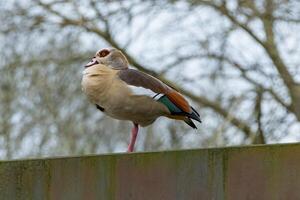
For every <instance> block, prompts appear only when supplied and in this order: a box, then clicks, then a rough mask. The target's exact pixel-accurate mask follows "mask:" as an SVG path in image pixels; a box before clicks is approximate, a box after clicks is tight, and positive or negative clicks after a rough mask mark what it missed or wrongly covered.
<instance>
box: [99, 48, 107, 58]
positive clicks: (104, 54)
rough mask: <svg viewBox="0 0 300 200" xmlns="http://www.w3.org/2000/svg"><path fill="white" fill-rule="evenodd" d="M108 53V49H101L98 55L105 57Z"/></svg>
mask: <svg viewBox="0 0 300 200" xmlns="http://www.w3.org/2000/svg"><path fill="white" fill-rule="evenodd" d="M108 54H109V51H108V50H107V49H103V50H101V51H100V52H99V57H105V56H107V55H108Z"/></svg>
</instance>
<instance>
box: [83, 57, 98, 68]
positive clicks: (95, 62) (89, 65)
mask: <svg viewBox="0 0 300 200" xmlns="http://www.w3.org/2000/svg"><path fill="white" fill-rule="evenodd" d="M97 64H99V62H98V61H97V59H96V58H95V57H94V58H93V59H92V60H91V61H90V62H89V63H88V64H86V65H85V66H84V67H85V68H87V67H91V66H93V65H97Z"/></svg>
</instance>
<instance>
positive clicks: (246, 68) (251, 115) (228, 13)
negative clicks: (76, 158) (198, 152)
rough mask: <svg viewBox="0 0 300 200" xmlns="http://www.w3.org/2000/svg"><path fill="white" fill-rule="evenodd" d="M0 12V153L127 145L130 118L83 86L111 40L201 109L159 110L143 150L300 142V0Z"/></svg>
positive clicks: (142, 137) (127, 3)
mask: <svg viewBox="0 0 300 200" xmlns="http://www.w3.org/2000/svg"><path fill="white" fill-rule="evenodd" d="M0 21H1V25H0V49H1V50H0V56H1V59H0V74H1V78H0V89H1V92H0V114H1V118H0V158H1V159H12V158H25V157H44V156H65V155H83V154H94V153H106V152H122V151H126V147H127V144H128V142H129V136H130V129H131V123H130V122H126V121H118V120H114V119H111V118H109V117H106V116H105V115H103V114H102V113H101V112H99V111H98V110H96V108H95V106H94V105H92V104H91V103H89V102H88V100H87V98H86V97H85V95H84V94H83V92H82V91H81V85H80V83H81V76H82V71H83V69H84V67H83V66H84V64H86V63H87V62H89V61H90V59H91V58H92V57H93V55H94V54H95V52H96V51H97V50H99V49H101V48H104V47H109V46H113V47H116V48H118V49H121V50H122V51H123V52H124V53H125V54H126V55H127V57H128V59H129V61H130V63H131V67H133V68H137V69H139V70H142V71H145V72H147V73H150V74H152V75H155V76H156V77H158V78H160V79H161V80H164V81H165V82H166V83H168V84H170V85H172V86H173V87H175V88H177V89H178V90H179V91H181V92H182V93H183V94H184V95H185V96H186V97H187V98H188V99H189V100H190V101H191V104H192V105H193V106H194V107H195V108H196V109H197V110H198V111H199V113H200V115H201V118H202V120H203V123H202V124H197V126H198V129H197V130H193V129H190V128H189V127H188V126H187V125H186V124H184V123H182V122H178V121H171V120H168V119H165V118H160V119H159V120H157V121H156V122H155V123H154V124H153V125H151V126H149V127H147V128H143V129H142V130H141V132H140V134H139V137H138V140H137V144H136V145H137V146H136V148H137V151H152V150H171V149H186V148H205V147H219V146H221V147H222V146H230V145H246V144H265V143H284V142H297V141H300V67H299V65H300V34H299V33H300V2H299V1H298V0H256V1H255V0H253V1H252V0H251V1H250V0H227V1H226V0H213V1H201V0H160V1H159V0H157V1H155V0H153V1H142V0H124V1H112V0H102V1H96V0H78V1H70V0H55V1H52V0H34V1H33V0H32V1H30V0H15V1H13V0H11V1H5V0H0Z"/></svg>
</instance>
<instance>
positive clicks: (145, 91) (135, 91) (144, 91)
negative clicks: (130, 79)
mask: <svg viewBox="0 0 300 200" xmlns="http://www.w3.org/2000/svg"><path fill="white" fill-rule="evenodd" d="M128 87H129V88H130V90H131V91H132V93H133V94H135V95H146V96H149V97H151V98H153V97H154V96H155V98H154V99H155V100H157V99H159V98H160V97H161V96H163V94H158V95H157V93H155V92H153V91H152V90H150V89H146V88H143V87H136V86H132V85H128Z"/></svg>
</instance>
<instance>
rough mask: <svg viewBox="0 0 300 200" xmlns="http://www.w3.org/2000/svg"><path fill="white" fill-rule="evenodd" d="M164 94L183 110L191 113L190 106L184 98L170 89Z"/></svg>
mask: <svg viewBox="0 0 300 200" xmlns="http://www.w3.org/2000/svg"><path fill="white" fill-rule="evenodd" d="M166 96H167V97H168V98H169V99H170V100H171V101H172V102H173V103H174V104H175V105H176V106H178V107H179V108H180V109H182V110H183V111H184V112H187V113H191V112H192V110H191V107H190V105H189V103H188V102H187V101H186V100H185V98H184V97H183V96H182V95H181V94H179V93H178V92H176V91H171V92H169V93H167V94H166Z"/></svg>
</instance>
